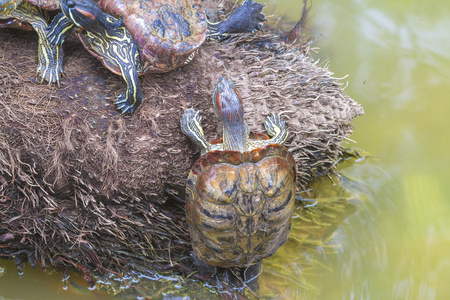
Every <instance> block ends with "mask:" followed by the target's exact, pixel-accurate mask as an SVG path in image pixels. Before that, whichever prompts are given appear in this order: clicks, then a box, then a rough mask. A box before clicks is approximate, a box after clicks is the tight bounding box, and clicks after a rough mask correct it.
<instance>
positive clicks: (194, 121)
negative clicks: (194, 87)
mask: <svg viewBox="0 0 450 300" xmlns="http://www.w3.org/2000/svg"><path fill="white" fill-rule="evenodd" d="M201 122H202V116H201V115H200V111H198V110H195V109H193V108H189V109H186V110H185V111H184V114H183V115H182V116H181V128H183V131H184V132H188V131H192V130H194V129H197V130H198V128H201Z"/></svg>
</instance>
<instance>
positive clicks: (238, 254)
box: [181, 78, 297, 267]
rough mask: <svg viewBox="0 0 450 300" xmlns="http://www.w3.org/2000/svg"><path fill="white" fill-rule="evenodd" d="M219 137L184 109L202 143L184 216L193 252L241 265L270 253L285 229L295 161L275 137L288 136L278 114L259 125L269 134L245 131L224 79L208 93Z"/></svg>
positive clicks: (186, 127)
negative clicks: (213, 138) (209, 135)
mask: <svg viewBox="0 0 450 300" xmlns="http://www.w3.org/2000/svg"><path fill="white" fill-rule="evenodd" d="M213 104H214V108H215V111H216V114H217V115H218V116H219V118H220V119H221V120H222V122H223V138H222V140H219V141H218V143H211V144H210V143H208V142H207V141H206V139H205V137H204V135H203V130H202V127H201V125H200V122H201V117H200V116H199V112H198V111H195V110H193V109H188V110H186V111H185V112H184V114H183V116H182V118H181V128H182V130H183V132H184V133H185V134H186V135H187V136H188V137H189V138H190V139H191V140H192V141H193V142H194V143H195V144H196V145H197V146H199V147H200V148H201V149H202V156H201V157H200V158H199V159H198V160H197V162H196V163H195V164H194V166H193V168H192V170H191V172H190V174H189V177H188V179H187V186H186V219H187V223H188V226H189V232H190V234H191V239H192V245H193V248H194V253H195V254H196V256H197V257H198V258H199V259H200V260H202V261H205V262H207V263H208V264H210V265H213V266H218V267H234V266H248V265H252V264H256V263H258V262H260V261H261V260H262V259H264V258H266V257H268V256H270V255H272V254H273V253H275V251H276V250H277V249H278V248H279V247H280V246H281V245H283V244H284V243H285V242H286V240H287V238H288V235H289V233H290V224H291V215H292V211H293V209H294V199H295V190H296V176H297V175H296V174H297V172H296V164H295V161H294V158H293V157H292V155H291V154H290V153H289V151H288V150H287V148H286V147H284V146H282V145H281V144H282V143H283V142H284V141H285V140H286V138H287V136H288V132H287V129H286V127H285V122H284V121H281V119H280V117H279V116H278V115H275V114H272V115H270V116H269V117H267V119H266V121H265V123H264V125H265V128H266V130H267V132H268V133H269V135H270V136H271V138H270V139H269V138H268V137H267V136H265V135H261V134H259V135H258V134H254V133H250V132H249V129H248V126H247V124H246V123H245V121H244V110H243V108H242V100H241V98H240V96H239V94H238V93H237V91H236V90H235V89H234V87H233V84H232V82H231V81H227V80H226V79H224V78H221V79H220V80H219V83H218V84H217V86H216V89H215V91H214V96H213Z"/></svg>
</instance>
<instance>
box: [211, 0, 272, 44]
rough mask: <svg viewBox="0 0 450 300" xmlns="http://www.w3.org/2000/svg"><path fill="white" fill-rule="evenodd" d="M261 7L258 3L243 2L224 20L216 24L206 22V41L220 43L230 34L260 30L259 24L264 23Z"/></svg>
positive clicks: (250, 0)
mask: <svg viewBox="0 0 450 300" xmlns="http://www.w3.org/2000/svg"><path fill="white" fill-rule="evenodd" d="M263 6H264V5H261V4H259V3H258V2H254V1H252V0H245V2H244V3H243V4H242V5H241V6H240V7H238V8H237V9H236V10H235V11H234V12H233V13H232V14H231V15H230V16H229V17H228V18H227V19H226V20H224V21H222V22H218V23H212V22H209V21H208V30H207V37H208V39H213V40H219V41H220V40H223V39H225V38H227V37H228V36H229V35H230V34H231V33H244V32H255V31H256V30H262V25H261V24H260V23H261V22H263V21H266V18H265V17H264V14H263V13H262V8H263Z"/></svg>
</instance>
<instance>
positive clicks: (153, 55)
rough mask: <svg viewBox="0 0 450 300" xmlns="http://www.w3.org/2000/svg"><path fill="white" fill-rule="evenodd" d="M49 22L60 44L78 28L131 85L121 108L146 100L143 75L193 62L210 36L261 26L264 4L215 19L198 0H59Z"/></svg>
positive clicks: (89, 46)
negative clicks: (142, 89)
mask: <svg viewBox="0 0 450 300" xmlns="http://www.w3.org/2000/svg"><path fill="white" fill-rule="evenodd" d="M60 7H61V10H62V13H61V14H58V15H57V16H56V17H55V18H54V20H53V21H52V23H51V25H50V27H49V28H48V34H49V41H50V43H52V44H53V45H61V44H62V43H63V42H64V39H65V37H66V36H67V35H68V34H69V33H70V31H71V30H72V29H73V28H77V30H76V33H77V35H78V37H79V38H80V40H81V42H82V44H83V45H84V47H85V48H86V49H87V50H88V51H89V53H90V54H92V55H93V56H95V57H96V58H98V59H99V60H100V61H101V63H102V64H103V65H104V66H105V67H106V68H108V69H109V70H110V71H112V72H113V73H115V74H118V75H122V76H123V78H124V79H125V81H126V83H127V90H126V92H125V93H123V94H121V95H120V96H119V97H118V99H117V101H116V105H117V108H118V109H119V110H120V111H121V112H122V113H126V112H128V113H132V112H134V111H135V109H136V108H137V107H138V106H139V105H140V104H141V102H142V95H141V91H140V85H139V80H138V75H142V74H146V73H165V72H169V71H171V70H174V69H176V68H178V67H181V66H183V65H186V64H187V63H189V62H190V61H191V60H192V59H193V58H194V56H195V54H196V53H197V52H198V48H199V47H200V46H201V45H202V44H203V43H204V42H205V40H207V39H216V40H221V39H224V38H226V37H228V35H229V34H231V33H240V32H254V31H256V30H262V25H261V22H263V21H265V17H264V15H263V14H262V12H261V11H262V7H263V5H261V4H259V3H257V2H253V1H252V0H246V1H245V2H244V3H243V4H242V6H240V7H239V8H237V9H236V10H235V11H234V12H233V14H231V15H230V17H228V19H226V20H224V21H222V22H217V23H212V22H210V21H209V20H208V19H207V18H206V14H205V11H204V9H203V7H202V6H201V5H200V2H199V0H161V1H155V0H99V1H98V2H97V3H94V2H92V1H91V0H60Z"/></svg>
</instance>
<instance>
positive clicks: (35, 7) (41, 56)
mask: <svg viewBox="0 0 450 300" xmlns="http://www.w3.org/2000/svg"><path fill="white" fill-rule="evenodd" d="M57 9H59V1H58V0H26V1H22V0H0V27H18V28H22V29H27V30H33V29H34V30H35V31H36V32H37V33H38V36H39V44H38V67H37V76H38V77H40V78H41V82H42V81H43V80H45V81H47V82H48V83H53V82H57V83H58V84H59V77H60V75H61V73H62V57H63V54H62V48H61V47H60V46H52V45H50V44H49V42H48V40H47V33H46V31H45V29H46V28H47V26H48V23H47V20H48V18H47V10H57Z"/></svg>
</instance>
